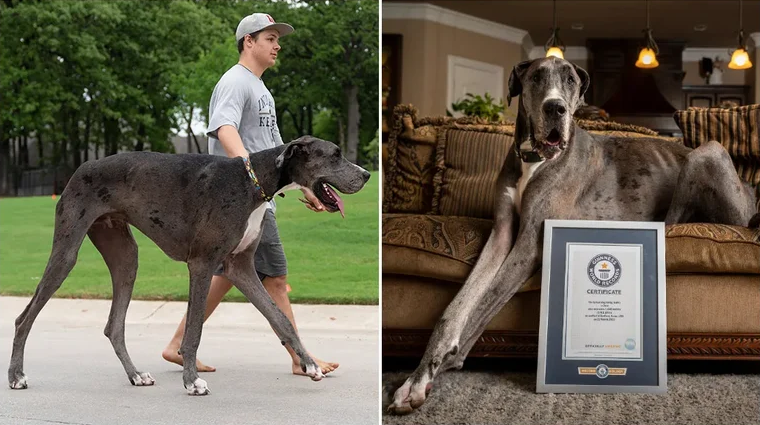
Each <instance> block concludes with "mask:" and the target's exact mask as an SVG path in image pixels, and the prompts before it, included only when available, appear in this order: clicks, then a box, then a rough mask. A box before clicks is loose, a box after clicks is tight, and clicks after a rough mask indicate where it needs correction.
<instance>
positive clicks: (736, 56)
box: [728, 0, 752, 69]
mask: <svg viewBox="0 0 760 425" xmlns="http://www.w3.org/2000/svg"><path fill="white" fill-rule="evenodd" d="M737 39H738V40H739V47H737V48H736V50H734V52H733V53H732V54H731V62H729V63H728V67H729V68H731V69H748V68H752V62H750V60H749V53H747V45H746V44H744V28H743V25H742V0H739V36H738V37H737Z"/></svg>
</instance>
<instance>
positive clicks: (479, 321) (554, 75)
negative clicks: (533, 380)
mask: <svg viewBox="0 0 760 425" xmlns="http://www.w3.org/2000/svg"><path fill="white" fill-rule="evenodd" d="M588 86H589V76H588V73H587V72H586V71H585V70H583V69H582V68H579V67H577V66H575V65H573V64H571V63H570V62H567V61H564V60H561V59H557V58H542V59H537V60H534V61H525V62H522V63H519V64H518V65H517V66H515V67H514V69H513V70H512V74H511V75H510V78H509V98H508V100H511V98H512V97H514V96H518V95H519V96H520V101H519V106H518V114H517V120H516V123H515V124H516V127H515V142H514V144H515V149H511V150H510V153H509V154H508V155H507V158H506V160H505V162H504V166H503V167H502V170H501V172H500V174H499V177H498V180H497V184H496V187H497V189H496V198H495V207H494V208H495V209H494V226H493V229H492V231H491V235H490V237H489V239H488V241H487V242H486V245H485V247H484V248H483V251H482V253H481V255H480V257H479V259H478V261H477V263H476V264H475V267H474V268H473V270H472V272H471V273H470V275H469V277H468V278H467V281H466V282H465V284H464V286H463V287H462V288H461V290H460V291H459V293H458V294H457V295H456V297H455V298H454V299H453V300H452V301H451V304H449V306H448V307H447V308H446V310H445V312H444V313H443V315H442V317H441V319H440V320H439V321H438V323H437V325H436V326H435V329H434V330H433V334H432V336H431V337H430V341H429V342H428V346H427V349H426V351H425V354H424V356H423V358H422V361H421V362H420V365H419V366H418V367H417V369H416V370H415V371H414V372H413V373H412V375H411V376H410V377H409V378H407V380H406V382H404V384H403V385H402V386H401V387H400V388H398V390H397V391H396V393H395V394H394V396H393V401H392V403H391V404H390V405H389V407H388V410H389V411H390V412H391V413H396V414H406V413H411V412H412V411H413V410H414V409H416V408H419V407H420V406H421V405H422V404H423V403H424V402H425V398H426V397H427V395H428V392H429V391H430V390H431V388H432V383H433V380H434V379H435V378H436V376H437V375H438V374H439V373H441V372H443V371H446V370H449V369H453V368H461V367H462V364H463V362H464V359H465V357H467V353H468V352H469V351H470V349H471V348H472V346H473V344H474V343H475V341H476V340H477V339H478V337H479V336H480V335H481V333H482V332H483V329H484V328H485V326H486V325H487V324H488V322H489V321H490V320H491V319H492V318H493V317H494V315H496V313H498V312H499V310H500V309H501V308H502V307H503V306H504V304H505V303H506V302H507V301H509V299H510V298H511V297H512V296H513V295H514V293H515V292H516V291H517V290H518V289H519V288H520V285H521V284H522V283H523V282H525V281H526V280H527V279H528V278H529V277H530V276H532V275H533V274H534V273H535V272H536V271H537V270H538V269H539V267H540V266H541V254H542V241H543V238H542V232H543V222H544V220H546V219H588V220H633V221H663V220H664V221H665V223H667V224H671V223H679V222H688V221H692V222H694V221H698V222H716V223H725V224H733V225H743V226H747V225H748V222H749V221H750V218H751V217H752V215H753V214H754V213H755V211H756V206H755V199H754V194H753V193H752V192H751V191H750V190H749V187H748V186H745V185H744V184H743V183H742V182H741V181H740V180H739V177H738V176H737V174H736V171H735V169H734V167H733V164H732V162H731V158H730V157H729V155H728V153H727V152H726V151H725V149H724V148H723V147H722V146H721V145H720V144H719V143H717V142H710V143H707V144H705V145H702V146H700V147H699V148H697V149H694V150H691V149H689V148H687V147H685V146H682V145H680V144H677V143H666V142H662V141H658V140H654V139H635V140H628V139H621V138H611V137H605V136H599V135H591V134H589V133H587V132H586V131H584V130H582V129H581V128H579V127H578V126H577V125H576V124H575V123H574V121H573V118H572V117H573V113H574V112H575V110H576V109H577V108H578V107H579V106H581V104H582V99H583V94H584V93H585V91H586V89H587V88H588ZM757 217H758V216H755V218H753V219H752V221H753V223H754V222H756V221H757Z"/></svg>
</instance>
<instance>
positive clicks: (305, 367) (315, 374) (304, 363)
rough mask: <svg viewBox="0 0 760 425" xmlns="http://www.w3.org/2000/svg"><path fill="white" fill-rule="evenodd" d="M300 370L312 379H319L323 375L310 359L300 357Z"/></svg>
mask: <svg viewBox="0 0 760 425" xmlns="http://www.w3.org/2000/svg"><path fill="white" fill-rule="evenodd" d="M301 370H302V371H303V372H304V373H305V374H306V375H308V376H309V378H311V380H312V381H315V382H316V381H321V380H322V378H324V377H325V375H324V374H323V373H322V369H320V368H319V366H317V364H316V363H315V362H314V360H312V359H308V360H303V359H301Z"/></svg>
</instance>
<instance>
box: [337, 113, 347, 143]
mask: <svg viewBox="0 0 760 425" xmlns="http://www.w3.org/2000/svg"><path fill="white" fill-rule="evenodd" d="M338 146H340V148H341V149H342V150H345V149H346V129H345V128H344V127H343V114H338Z"/></svg>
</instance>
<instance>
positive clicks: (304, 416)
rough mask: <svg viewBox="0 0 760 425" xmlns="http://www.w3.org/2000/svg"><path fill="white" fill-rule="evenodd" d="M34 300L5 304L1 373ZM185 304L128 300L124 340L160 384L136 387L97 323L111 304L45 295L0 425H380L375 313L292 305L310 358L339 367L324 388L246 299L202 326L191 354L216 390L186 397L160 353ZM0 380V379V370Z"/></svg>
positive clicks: (0, 409)
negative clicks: (303, 372) (25, 383)
mask: <svg viewBox="0 0 760 425" xmlns="http://www.w3.org/2000/svg"><path fill="white" fill-rule="evenodd" d="M30 298H31V297H0V360H2V361H0V366H2V370H6V369H5V368H7V366H8V361H9V359H10V352H11V346H12V340H13V329H14V326H13V323H14V320H15V318H16V316H18V314H19V313H20V312H21V311H22V310H23V309H24V307H25V306H26V304H27V303H28V302H29V299H30ZM186 308H187V304H186V303H185V302H157V301H132V303H131V304H130V308H129V312H128V314H127V324H126V341H127V349H128V350H129V353H130V356H131V357H132V360H133V361H134V362H135V365H136V366H137V367H138V369H139V370H141V371H147V372H150V373H151V374H152V375H153V377H154V378H155V379H156V385H155V386H153V387H133V386H132V385H131V384H130V383H129V381H128V380H127V378H126V376H125V374H124V370H123V368H122V366H121V364H120V363H119V361H118V359H117V357H116V355H115V354H114V352H113V348H112V347H111V344H110V342H109V341H108V339H107V338H106V337H105V336H103V327H104V326H105V323H106V321H107V320H108V311H109V309H110V300H78V299H77V300H74V299H71V300H70V299H55V298H54V299H52V300H50V302H49V303H48V304H47V305H46V306H45V308H44V309H43V310H42V312H41V313H40V315H39V317H38V319H37V320H36V322H35V324H34V327H33V328H32V331H31V333H30V336H29V340H28V342H27V345H26V356H25V372H26V374H27V376H28V378H29V388H28V389H27V390H21V391H18V390H15V391H14V390H10V389H8V387H7V384H4V385H3V388H0V395H1V398H2V400H3V402H2V403H0V424H24V425H28V424H45V423H67V424H88V425H90V424H130V425H133V424H177V423H183V424H196V423H197V424H201V423H204V424H207V423H224V424H257V423H261V424H279V423H282V424H291V423H303V424H306V423H309V424H335V423H351V424H377V423H378V416H379V407H378V403H379V392H378V391H379V360H378V354H379V335H378V326H379V308H378V306H344V305H294V306H293V310H294V313H295V316H296V322H297V324H298V328H299V332H300V334H301V337H302V340H303V342H304V345H305V346H306V348H307V349H308V350H309V351H310V352H312V353H314V354H315V355H316V356H318V357H320V358H322V359H325V360H329V361H337V362H339V363H341V366H340V368H339V369H338V370H337V371H335V372H334V373H333V374H331V375H329V376H328V378H326V379H323V380H322V381H320V382H312V381H311V380H310V379H308V378H305V377H301V376H294V375H292V374H291V372H290V358H289V356H288V355H287V353H286V352H285V350H284V349H283V348H282V346H281V345H280V343H279V340H278V339H277V337H276V336H275V335H274V333H273V332H272V330H271V328H270V327H269V325H268V323H267V322H266V320H265V319H264V318H263V316H262V315H261V314H260V313H259V312H258V310H256V308H255V307H254V306H252V305H250V304H247V303H222V304H221V305H220V306H219V308H218V309H217V311H216V312H215V313H214V315H213V316H212V317H211V318H210V319H209V321H208V322H207V324H206V326H205V327H204V332H203V337H202V340H201V346H200V349H199V351H198V357H199V358H200V359H201V360H202V361H203V362H205V363H207V364H210V365H213V366H216V367H217V372H214V373H203V374H201V378H203V379H205V380H206V381H208V384H209V388H210V389H211V394H210V395H209V396H205V397H190V396H188V395H187V394H186V391H185V389H184V388H183V386H182V369H181V368H180V367H179V366H176V365H174V364H170V363H168V362H166V361H164V360H163V359H162V358H161V351H162V350H163V348H164V346H165V345H166V343H167V342H168V340H169V338H170V337H171V335H172V334H173V333H174V330H175V329H176V326H177V323H178V322H179V320H180V319H181V317H182V315H183V314H184V313H185V310H186ZM3 377H4V378H5V374H3Z"/></svg>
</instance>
